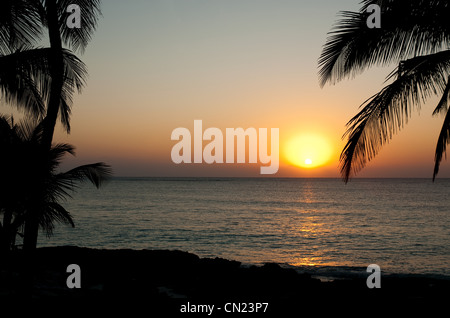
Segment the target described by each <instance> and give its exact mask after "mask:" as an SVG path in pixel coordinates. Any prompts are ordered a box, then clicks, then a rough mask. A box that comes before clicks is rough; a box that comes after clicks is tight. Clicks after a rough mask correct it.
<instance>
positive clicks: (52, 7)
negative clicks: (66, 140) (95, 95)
mask: <svg viewBox="0 0 450 318" xmlns="http://www.w3.org/2000/svg"><path fill="white" fill-rule="evenodd" d="M46 6H47V8H46V9H47V19H48V33H49V39H50V48H51V53H50V54H51V56H50V58H49V62H50V72H51V79H52V83H51V87H50V98H49V101H48V105H47V115H46V117H45V124H44V132H43V146H44V147H45V148H46V149H49V150H50V147H51V144H52V140H53V133H54V131H55V125H56V120H57V118H58V112H59V106H60V103H61V93H62V87H63V84H64V57H63V50H62V42H61V34H60V30H59V22H58V12H57V8H56V0H47V1H46Z"/></svg>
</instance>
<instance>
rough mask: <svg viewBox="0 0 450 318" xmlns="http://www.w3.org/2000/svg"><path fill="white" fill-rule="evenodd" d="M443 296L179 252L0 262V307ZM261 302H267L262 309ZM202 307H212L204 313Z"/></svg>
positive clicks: (429, 305)
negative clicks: (73, 282)
mask: <svg viewBox="0 0 450 318" xmlns="http://www.w3.org/2000/svg"><path fill="white" fill-rule="evenodd" d="M70 264H77V265H79V267H80V272H81V275H80V281H81V288H74V289H71V288H68V287H67V282H66V280H67V278H68V277H69V276H70V275H71V273H68V272H67V266H68V265H70ZM449 295H450V280H447V279H435V278H425V277H396V276H392V277H382V288H380V289H369V288H367V286H366V280H365V278H364V277H361V278H355V277H353V278H349V279H345V278H343V279H339V280H332V281H327V282H322V281H320V280H319V279H316V278H313V277H311V275H309V274H302V273H299V272H297V271H296V270H294V269H287V268H282V267H280V266H279V265H277V264H265V265H263V266H250V267H244V266H241V264H240V263H239V262H236V261H230V260H226V259H221V258H215V259H208V258H200V257H198V256H197V255H194V254H191V253H187V252H181V251H165V250H96V249H89V248H80V247H48V248H39V249H38V250H37V251H36V253H35V255H34V260H32V261H30V260H29V259H28V258H27V257H26V256H25V255H23V254H22V253H21V252H20V251H18V252H14V253H13V254H12V255H10V256H9V257H8V258H7V259H3V260H1V264H0V303H3V304H13V303H23V304H30V306H34V307H35V308H44V307H45V308H56V307H63V308H72V311H76V310H80V311H83V310H86V308H87V309H89V311H92V310H98V311H99V312H102V313H104V312H116V311H119V310H121V311H122V310H123V311H126V312H132V311H134V310H136V311H139V310H144V311H148V312H149V313H154V314H155V315H149V316H150V317H153V316H154V317H163V316H174V315H177V314H179V315H181V316H183V315H184V316H185V315H186V314H188V315H191V316H192V315H194V313H195V314H196V315H198V316H225V317H229V316H231V315H238V314H239V315H241V316H242V315H244V314H251V315H256V314H258V315H265V316H273V315H275V316H278V317H284V316H286V315H294V314H298V315H300V314H302V313H305V311H308V310H320V311H321V312H325V311H328V310H329V311H330V312H332V313H336V312H337V311H342V312H344V313H350V312H352V311H357V310H361V308H367V310H369V311H368V312H384V311H385V310H387V309H389V311H392V310H396V311H398V312H400V313H405V312H415V311H416V310H417V309H420V308H424V309H427V310H430V309H436V310H437V309H439V308H445V305H446V302H447V301H448V298H449ZM226 304H229V305H228V307H225V305H226ZM261 304H267V305H266V306H265V307H266V308H265V311H264V312H263V306H264V305H261ZM200 305H202V306H203V305H205V306H206V305H209V306H214V308H215V309H214V311H212V312H209V311H208V312H206V309H207V307H199V306H200ZM233 305H234V307H233ZM183 306H184V307H183ZM244 307H245V311H244V312H240V313H237V311H238V310H240V311H242V310H243V309H244ZM211 308H212V307H211ZM225 308H226V309H227V310H225ZM252 308H253V309H252ZM256 308H258V312H256ZM358 308H360V309H358ZM193 310H194V311H193ZM200 310H202V311H200ZM203 310H205V311H203ZM232 310H233V311H234V312H232ZM141 312H142V311H141ZM244 316H245V315H244Z"/></svg>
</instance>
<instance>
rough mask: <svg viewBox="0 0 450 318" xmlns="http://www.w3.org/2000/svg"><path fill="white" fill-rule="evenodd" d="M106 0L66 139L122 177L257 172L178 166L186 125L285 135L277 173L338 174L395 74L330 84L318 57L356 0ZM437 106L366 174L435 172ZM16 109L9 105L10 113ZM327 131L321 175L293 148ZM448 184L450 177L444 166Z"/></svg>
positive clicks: (85, 158) (61, 136)
mask: <svg viewBox="0 0 450 318" xmlns="http://www.w3.org/2000/svg"><path fill="white" fill-rule="evenodd" d="M337 2H338V1H331V0H329V1H310V2H305V1H291V0H282V1H278V0H277V1H275V0H273V1H272V0H258V1H256V0H255V1H253V0H239V1H237V0H231V1H200V0H198V1H195V0H186V1H175V0H172V1H162V0H159V1H133V5H129V3H128V2H127V3H125V2H123V1H118V0H115V1H104V2H103V7H102V11H103V18H101V19H100V23H99V28H98V30H97V32H96V34H95V36H94V38H93V40H92V42H91V44H90V46H89V47H88V48H87V50H86V53H85V54H84V55H83V56H82V57H81V58H82V59H83V61H84V62H85V63H86V64H87V65H88V69H89V79H88V82H87V87H86V88H85V89H84V91H83V93H82V94H81V95H77V96H76V97H75V98H74V101H75V103H74V109H73V117H72V133H71V135H70V136H67V135H66V134H65V133H64V132H63V131H62V129H58V130H57V136H56V141H62V142H68V143H71V144H73V145H75V146H76V147H77V158H76V159H70V160H68V161H67V163H66V164H65V167H67V168H69V167H71V166H73V165H76V164H83V163H87V162H93V161H105V162H107V163H109V164H111V165H112V166H113V169H114V171H115V174H116V175H118V176H254V177H258V176H260V175H259V167H260V166H261V165H260V164H254V165H229V164H222V165H219V164H216V165H212V166H207V165H198V164H197V165H194V164H191V165H178V166H177V165H175V164H173V163H172V161H171V157H170V153H171V149H172V146H173V145H174V144H175V143H176V142H175V141H172V140H171V139H170V136H171V132H172V130H173V129H175V128H177V127H186V128H189V129H191V132H192V131H193V122H194V120H195V119H201V120H203V125H204V128H207V127H217V128H220V129H222V131H225V129H226V128H237V127H242V128H244V129H245V128H248V127H255V128H279V129H280V155H281V157H280V169H279V172H278V173H277V174H276V175H275V176H277V177H339V171H338V158H339V154H340V151H341V150H342V148H343V146H344V142H343V141H342V140H341V136H342V135H343V133H344V132H345V124H346V122H347V121H348V120H349V119H350V118H351V117H352V116H353V115H355V114H356V112H357V109H358V106H359V105H360V104H361V103H362V102H363V101H365V100H366V99H367V98H368V97H370V96H372V95H373V94H374V93H376V92H378V91H379V90H380V89H381V88H382V84H383V82H384V78H385V76H387V75H388V74H389V73H390V71H391V70H392V69H393V68H394V67H395V66H394V65H391V66H390V67H388V68H385V69H371V70H369V71H368V72H366V73H364V74H363V75H361V76H357V77H356V78H355V79H352V80H348V81H344V82H341V83H338V84H337V85H336V86H326V87H325V88H323V89H321V88H320V87H319V83H318V77H317V71H318V70H317V59H318V57H319V55H320V52H321V48H322V45H323V44H324V43H325V41H326V36H327V32H328V31H329V30H330V28H331V26H332V25H333V23H334V22H335V21H336V19H337V18H336V14H337V12H338V11H341V10H357V9H358V8H359V2H360V1H359V0H358V1H356V0H355V1H352V0H345V1H339V2H338V3H337ZM436 102H437V101H436V100H431V101H430V103H429V104H427V105H425V106H424V107H423V109H422V112H421V114H420V115H419V114H417V113H416V114H414V115H413V118H412V119H411V121H410V123H409V124H408V125H407V127H406V129H404V130H403V131H402V132H401V133H400V134H399V135H397V136H396V137H395V139H394V140H393V141H392V143H391V144H390V145H388V146H387V147H385V148H383V149H382V151H381V153H380V154H379V156H378V157H377V158H376V159H375V160H374V161H373V162H371V163H370V164H369V165H368V167H367V168H366V169H365V170H364V171H363V172H362V173H360V174H359V176H361V177H431V176H432V169H433V158H434V147H435V143H436V140H437V137H438V134H439V131H440V127H441V123H442V120H443V118H440V117H438V118H433V117H432V116H431V113H432V111H433V109H434V106H435V104H436ZM0 111H1V112H2V113H7V114H8V113H11V108H10V107H9V106H4V105H2V106H1V107H0ZM305 134H307V135H319V136H321V137H322V138H323V139H325V140H326V142H327V143H329V145H330V150H331V156H330V158H329V159H328V160H326V161H327V162H326V164H325V165H323V166H321V167H317V168H314V169H305V168H299V167H295V166H293V165H291V164H290V163H288V162H287V160H286V158H285V156H284V152H285V147H286V143H287V142H288V141H289V140H290V139H291V138H292V137H295V136H299V135H305ZM439 176H440V177H450V165H449V163H448V162H446V161H444V162H443V164H442V169H441V173H440V175H439Z"/></svg>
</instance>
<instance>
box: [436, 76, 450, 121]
mask: <svg viewBox="0 0 450 318" xmlns="http://www.w3.org/2000/svg"><path fill="white" fill-rule="evenodd" d="M449 99H450V76H449V77H448V80H447V86H446V87H445V90H444V93H443V94H442V97H441V100H440V101H439V103H438V105H437V107H436V109H435V110H434V111H433V115H437V114H440V113H443V112H445V111H447V109H448V101H449Z"/></svg>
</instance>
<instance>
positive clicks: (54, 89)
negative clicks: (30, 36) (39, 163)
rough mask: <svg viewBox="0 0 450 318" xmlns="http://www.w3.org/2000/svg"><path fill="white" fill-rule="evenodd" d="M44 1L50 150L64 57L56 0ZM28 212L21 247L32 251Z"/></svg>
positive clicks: (45, 136)
mask: <svg viewBox="0 0 450 318" xmlns="http://www.w3.org/2000/svg"><path fill="white" fill-rule="evenodd" d="M45 3H46V11H47V21H48V32H49V39H50V47H51V50H50V51H51V53H50V57H49V63H50V65H49V66H50V75H51V79H52V82H51V86H50V97H49V101H48V105H47V115H46V117H45V119H44V125H43V133H42V147H43V149H44V150H45V151H50V148H51V145H52V140H53V134H54V131H55V125H56V120H57V118H58V112H59V106H60V103H61V94H62V87H63V83H64V58H63V50H62V41H61V34H60V30H59V22H58V20H59V19H58V18H59V17H58V11H57V6H56V0H47V1H46V2H45ZM28 214H29V216H28V217H27V219H26V221H25V230H24V242H23V248H24V250H27V251H32V250H35V249H36V245H37V237H38V233H39V231H38V230H39V225H38V223H37V218H36V217H35V214H36V212H35V211H29V212H28Z"/></svg>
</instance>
